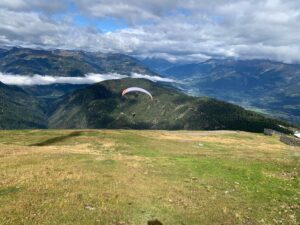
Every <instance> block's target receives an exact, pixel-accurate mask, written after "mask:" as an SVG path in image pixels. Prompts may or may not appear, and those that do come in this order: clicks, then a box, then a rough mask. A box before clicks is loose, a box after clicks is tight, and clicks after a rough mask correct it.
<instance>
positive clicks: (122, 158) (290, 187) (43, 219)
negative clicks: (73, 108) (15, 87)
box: [0, 130, 300, 225]
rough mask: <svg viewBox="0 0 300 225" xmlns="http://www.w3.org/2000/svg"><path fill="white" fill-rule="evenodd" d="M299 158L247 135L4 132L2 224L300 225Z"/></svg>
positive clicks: (273, 140)
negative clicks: (158, 224) (154, 222)
mask: <svg viewBox="0 0 300 225" xmlns="http://www.w3.org/2000/svg"><path fill="white" fill-rule="evenodd" d="M299 157H300V148H296V147H291V146H287V145H284V144H283V143H281V142H279V140H278V138H277V137H269V136H264V135H262V134H254V133H246V132H233V131H232V132H231V131H219V132H198V131H171V132H169V131H136V130H68V131H65V130H26V131H21V130H20V131H0V205H1V207H0V224H49V225H50V224H51V225H54V224H103V225H109V224H111V225H127V224H130V225H143V224H145V225H146V224H147V221H149V220H152V219H158V220H159V221H161V222H162V224H164V225H166V224H169V225H183V224H185V225H199V224H210V225H211V224H230V225H231V224H249V225H250V224H291V225H294V224H299V223H300V183H299V173H300V163H299V162H300V158H299Z"/></svg>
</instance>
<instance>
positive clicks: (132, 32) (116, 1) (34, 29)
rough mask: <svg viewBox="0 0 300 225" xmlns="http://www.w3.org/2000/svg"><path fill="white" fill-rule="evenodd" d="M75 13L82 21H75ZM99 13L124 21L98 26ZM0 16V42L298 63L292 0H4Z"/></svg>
mask: <svg viewBox="0 0 300 225" xmlns="http://www.w3.org/2000/svg"><path fill="white" fill-rule="evenodd" d="M52 2H53V4H52ZM70 8H71V9H70ZM78 18H79V20H80V19H83V20H85V23H84V26H82V25H80V26H78V24H77V23H76V19H78ZM105 19H109V20H117V21H121V22H122V23H124V24H126V26H125V27H123V28H121V29H115V30H111V31H105V32H104V31H103V29H102V30H101V28H102V27H101V26H98V25H97V24H98V22H103V21H105ZM0 21H1V23H0V43H2V44H6V45H7V44H10V45H22V46H39V47H47V48H64V49H84V50H89V51H103V52H120V53H127V54H130V55H133V56H144V57H148V56H153V57H163V58H166V59H169V60H172V61H175V60H179V61H202V60H205V59H208V58H211V57H235V58H268V59H273V60H279V61H285V62H300V54H298V52H299V51H300V29H299V24H300V1H298V0H248V1H245V0H215V1H210V0H203V1H195V0H186V1H179V0H126V1H125V0H111V1H106V0H74V1H69V0H65V1H58V0H53V1H51V4H48V3H47V1H46V0H41V1H40V0H39V1H38V0H30V1H29V0H10V1H8V0H3V1H1V2H0ZM89 21H92V22H90V23H89Z"/></svg>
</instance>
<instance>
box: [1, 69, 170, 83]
mask: <svg viewBox="0 0 300 225" xmlns="http://www.w3.org/2000/svg"><path fill="white" fill-rule="evenodd" d="M126 77H132V78H145V79H148V80H152V81H154V82H156V81H161V82H175V80H172V79H169V78H163V77H159V76H150V75H143V74H137V73H133V74H132V76H127V75H122V74H117V73H110V74H95V73H89V74H87V75H85V76H84V77H57V76H49V75H47V76H41V75H34V76H22V75H13V74H4V73H1V72H0V81H1V82H2V83H4V84H8V85H18V86H32V85H50V84H93V83H97V82H101V81H105V80H115V79H122V78H126Z"/></svg>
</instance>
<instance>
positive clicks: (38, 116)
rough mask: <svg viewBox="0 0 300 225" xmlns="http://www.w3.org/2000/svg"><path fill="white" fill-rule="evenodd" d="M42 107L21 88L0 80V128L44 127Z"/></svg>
mask: <svg viewBox="0 0 300 225" xmlns="http://www.w3.org/2000/svg"><path fill="white" fill-rule="evenodd" d="M44 107H45V106H42V104H41V103H40V102H39V101H38V99H36V98H35V97H33V96H31V95H29V94H28V93H26V92H25V91H24V90H23V89H21V88H19V87H16V86H8V85H5V84H3V83H1V82H0V129H24V128H46V127H47V116H46V114H45V111H44V109H43V108H44Z"/></svg>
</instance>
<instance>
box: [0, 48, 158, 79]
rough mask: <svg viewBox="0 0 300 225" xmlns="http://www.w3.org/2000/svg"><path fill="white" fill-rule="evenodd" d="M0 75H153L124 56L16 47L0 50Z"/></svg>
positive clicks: (140, 64)
mask: <svg viewBox="0 0 300 225" xmlns="http://www.w3.org/2000/svg"><path fill="white" fill-rule="evenodd" d="M0 72H3V73H11V74H19V75H34V74H39V75H52V76H63V77H66V76H69V77H81V76H84V75H85V74H87V73H101V74H105V73H119V74H125V75H130V74H131V73H140V74H148V75H157V74H156V73H154V72H153V71H151V70H150V69H148V68H147V67H146V66H145V65H144V64H142V63H141V62H140V61H139V60H137V59H135V58H133V57H131V56H128V55H124V54H117V53H99V52H85V51H75V50H42V49H30V48H17V47H14V48H10V49H1V50H0Z"/></svg>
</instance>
